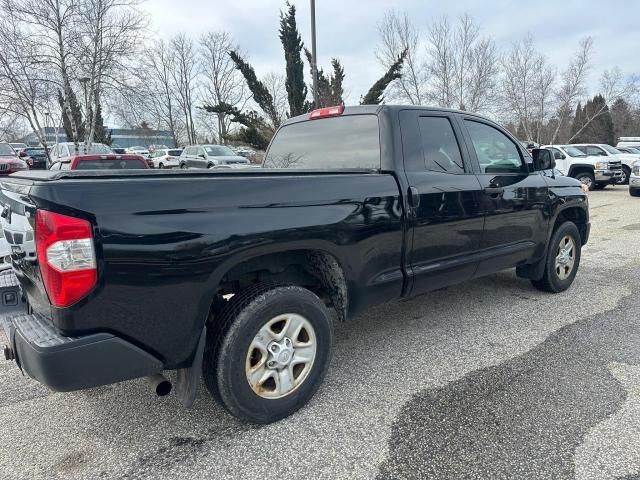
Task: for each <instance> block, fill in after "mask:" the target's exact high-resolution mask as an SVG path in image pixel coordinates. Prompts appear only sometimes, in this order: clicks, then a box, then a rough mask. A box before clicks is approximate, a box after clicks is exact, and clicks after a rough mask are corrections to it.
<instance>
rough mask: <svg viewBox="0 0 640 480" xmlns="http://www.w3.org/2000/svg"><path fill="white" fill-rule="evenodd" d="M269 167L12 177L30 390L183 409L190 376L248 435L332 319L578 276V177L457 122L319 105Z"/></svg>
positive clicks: (494, 129) (315, 362) (13, 334)
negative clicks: (445, 291) (162, 401)
mask: <svg viewBox="0 0 640 480" xmlns="http://www.w3.org/2000/svg"><path fill="white" fill-rule="evenodd" d="M263 166H264V167H265V168H251V169H244V170H235V169H234V170H228V171H219V170H211V171H202V170H199V171H179V172H178V171H177V172H174V171H165V170H139V171H136V170H126V171H120V172H117V171H100V172H98V171H95V172H94V171H58V172H35V171H34V172H22V173H18V174H14V175H12V176H11V177H8V178H6V179H3V180H2V182H1V193H0V202H1V203H2V206H3V209H2V214H1V217H2V218H1V220H2V226H3V229H4V230H5V235H6V238H7V239H8V241H9V242H10V244H11V248H12V263H13V268H14V270H15V273H16V276H17V278H18V280H19V282H20V285H21V287H22V291H23V293H24V296H25V298H26V300H27V305H28V309H27V311H26V312H25V313H24V314H21V315H17V316H13V317H10V318H7V319H5V322H4V323H5V331H6V333H7V337H8V338H9V345H7V346H6V347H5V355H6V356H7V357H8V358H10V359H15V360H16V361H17V363H18V365H19V366H20V367H21V368H22V369H23V370H24V371H25V372H26V373H27V374H29V375H30V376H31V377H33V378H35V379H36V380H38V381H39V382H42V383H43V384H45V385H48V386H49V387H50V388H51V389H53V390H56V391H70V390H77V389H83V388H89V387H94V386H97V385H104V384H110V383H114V382H120V381H123V380H127V379H132V378H137V377H144V376H146V377H149V378H150V379H151V381H152V383H153V385H154V386H155V388H156V390H157V392H158V393H167V392H168V390H170V388H171V384H170V383H169V382H168V381H167V380H166V377H164V376H163V373H162V372H163V371H166V370H176V371H177V373H176V372H174V373H172V375H171V377H172V378H175V380H174V385H175V389H176V391H177V393H178V396H179V398H180V399H181V400H182V401H183V402H184V403H185V404H186V405H189V404H190V403H191V402H193V399H194V397H195V392H196V386H197V385H198V383H199V379H200V377H201V376H202V377H204V382H205V385H206V387H207V389H208V391H209V392H210V393H211V394H212V395H213V396H214V397H215V398H217V399H218V400H219V401H220V402H222V404H223V405H224V406H225V408H226V409H227V410H228V411H229V412H231V413H232V414H234V415H236V416H238V417H240V418H243V419H246V420H249V421H253V422H260V423H266V422H271V421H274V420H277V419H280V418H283V417H285V416H287V415H289V414H291V413H292V412H294V411H295V410H296V409H298V408H299V407H300V406H302V405H304V404H305V402H307V401H308V400H309V399H310V397H311V396H312V395H313V394H314V392H315V390H316V389H317V388H318V386H319V384H320V383H321V381H322V379H323V376H324V374H325V371H326V369H327V365H328V361H329V357H330V351H331V343H332V335H333V333H332V332H333V330H332V322H333V321H341V320H344V319H346V318H348V317H350V316H352V315H354V314H357V313H358V312H362V311H363V310H364V309H366V308H367V307H370V306H372V305H375V304H380V303H383V302H389V301H392V300H395V299H399V298H403V297H409V296H413V295H419V294H421V293H424V292H427V291H430V290H434V289H439V288H442V287H445V286H447V285H451V284H454V283H457V282H464V281H467V280H470V279H473V278H477V277H481V276H483V275H487V274H490V273H493V272H497V271H499V270H503V269H507V268H514V267H515V268H516V271H517V273H518V275H519V276H521V277H525V278H528V279H530V280H531V283H532V284H533V286H534V287H536V288H538V289H541V290H545V291H549V292H560V291H562V290H565V289H567V288H568V287H569V286H570V285H571V283H572V282H573V280H574V277H575V275H576V272H577V270H578V265H579V263H580V250H581V247H582V245H584V244H585V243H586V242H587V239H588V237H589V226H590V224H589V213H588V201H587V197H586V195H585V193H584V192H583V191H582V189H581V186H580V183H579V182H578V181H577V180H575V179H573V178H567V177H562V176H556V175H555V174H554V170H553V167H554V161H553V159H552V157H551V155H550V152H549V151H548V150H536V151H534V152H533V155H532V156H531V155H530V154H529V153H528V152H527V150H526V149H524V148H523V147H522V146H521V145H520V143H519V142H518V141H517V140H516V139H515V138H514V137H512V136H511V135H510V134H509V133H508V132H507V131H505V130H504V129H502V128H501V127H500V126H498V125H496V124H495V123H493V122H491V121H489V120H486V119H484V118H482V117H479V116H476V115H471V114H468V113H464V112H458V111H450V110H442V109H431V108H419V107H406V106H404V107H400V106H360V107H347V108H344V107H333V108H327V109H321V110H316V111H314V112H312V113H311V114H310V115H305V116H301V117H297V118H292V119H290V120H288V121H287V122H285V124H284V125H282V126H281V127H280V129H279V130H278V131H277V133H276V135H275V137H274V139H273V141H272V142H271V145H270V147H269V149H268V151H267V153H266V157H265V162H264V165H263Z"/></svg>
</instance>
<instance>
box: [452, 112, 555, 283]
mask: <svg viewBox="0 0 640 480" xmlns="http://www.w3.org/2000/svg"><path fill="white" fill-rule="evenodd" d="M459 121H460V123H461V124H462V126H463V127H464V131H465V139H466V143H467V146H468V148H469V151H470V153H471V155H472V156H474V157H475V161H476V162H477V167H478V168H479V172H478V175H477V176H478V180H479V181H480V184H481V187H482V189H483V195H482V197H481V198H482V203H481V204H482V207H483V210H484V212H485V224H484V234H483V236H482V242H481V249H482V256H483V260H482V261H481V262H480V264H479V266H478V271H477V273H476V276H481V275H484V274H487V273H490V272H495V271H498V270H502V269H505V268H510V267H513V266H515V265H517V264H518V263H520V262H523V261H525V260H528V259H530V258H531V257H532V256H534V255H535V256H538V255H540V254H542V252H544V246H545V242H546V233H547V217H546V201H547V185H546V182H545V181H544V179H543V178H542V176H541V175H540V173H539V172H531V171H530V170H531V169H530V167H529V164H531V163H532V159H531V157H530V156H529V154H528V153H525V151H524V149H523V148H522V147H521V146H520V145H519V144H518V143H517V141H516V140H515V139H514V138H512V137H511V136H510V135H508V134H507V133H506V132H505V131H503V130H502V129H500V128H499V127H497V126H496V125H494V124H492V123H490V122H485V121H483V120H481V119H479V118H477V117H461V118H460V120H459Z"/></svg>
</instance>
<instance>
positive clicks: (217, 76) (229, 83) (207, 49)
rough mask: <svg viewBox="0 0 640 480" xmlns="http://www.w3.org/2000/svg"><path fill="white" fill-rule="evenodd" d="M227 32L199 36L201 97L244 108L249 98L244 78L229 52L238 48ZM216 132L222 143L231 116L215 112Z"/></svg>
mask: <svg viewBox="0 0 640 480" xmlns="http://www.w3.org/2000/svg"><path fill="white" fill-rule="evenodd" d="M238 49H239V47H238V46H237V45H235V44H234V42H233V39H232V38H231V35H230V34H229V33H228V32H209V33H206V34H204V35H203V36H202V37H200V61H201V64H202V74H203V76H202V89H203V91H204V95H203V100H204V101H206V102H207V103H210V104H212V105H220V104H223V103H224V104H227V105H231V106H232V107H237V108H239V109H240V110H242V109H243V108H244V106H245V105H246V102H247V101H248V99H249V94H248V93H249V92H248V91H247V89H246V84H245V81H244V78H243V77H242V75H241V74H240V72H238V70H237V69H236V67H235V64H234V63H233V61H232V60H231V57H230V56H229V52H230V51H232V50H235V51H238ZM216 119H217V132H218V136H219V138H220V141H221V143H222V142H226V138H227V133H228V130H229V127H230V123H231V122H230V119H229V117H228V115H225V114H224V113H222V112H221V113H217V114H216Z"/></svg>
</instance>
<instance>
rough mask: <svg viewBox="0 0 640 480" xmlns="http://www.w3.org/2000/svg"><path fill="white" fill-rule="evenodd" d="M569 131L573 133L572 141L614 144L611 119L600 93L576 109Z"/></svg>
mask: <svg viewBox="0 0 640 480" xmlns="http://www.w3.org/2000/svg"><path fill="white" fill-rule="evenodd" d="M571 131H572V135H575V137H574V139H573V143H608V144H609V145H613V144H614V131H613V120H612V118H611V112H610V111H609V107H608V106H607V102H606V100H605V98H604V97H603V96H602V95H600V94H598V95H596V96H595V97H593V98H592V99H591V100H589V101H588V102H587V103H586V104H585V106H584V107H582V110H581V111H580V112H578V110H577V109H576V118H575V119H574V121H573V126H572V128H571Z"/></svg>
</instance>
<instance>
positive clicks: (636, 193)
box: [629, 188, 640, 197]
mask: <svg viewBox="0 0 640 480" xmlns="http://www.w3.org/2000/svg"><path fill="white" fill-rule="evenodd" d="M629 195H631V196H632V197H640V188H630V189H629Z"/></svg>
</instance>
